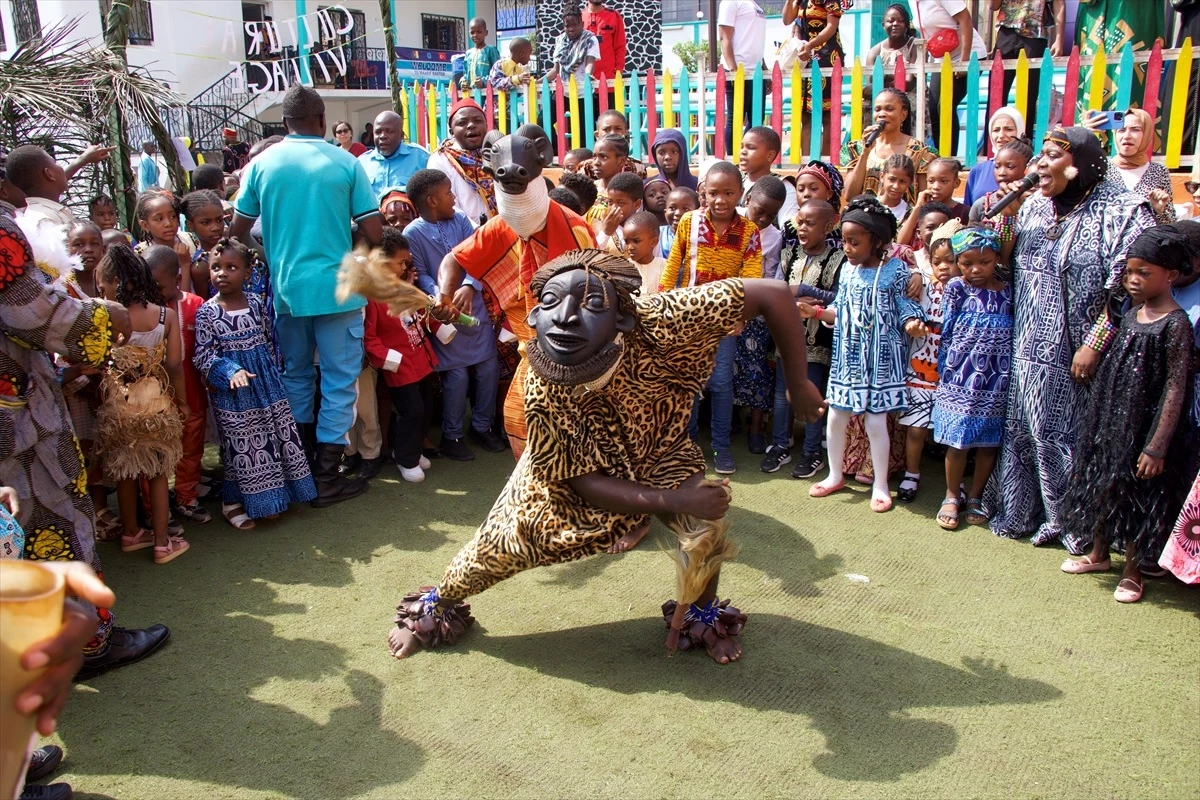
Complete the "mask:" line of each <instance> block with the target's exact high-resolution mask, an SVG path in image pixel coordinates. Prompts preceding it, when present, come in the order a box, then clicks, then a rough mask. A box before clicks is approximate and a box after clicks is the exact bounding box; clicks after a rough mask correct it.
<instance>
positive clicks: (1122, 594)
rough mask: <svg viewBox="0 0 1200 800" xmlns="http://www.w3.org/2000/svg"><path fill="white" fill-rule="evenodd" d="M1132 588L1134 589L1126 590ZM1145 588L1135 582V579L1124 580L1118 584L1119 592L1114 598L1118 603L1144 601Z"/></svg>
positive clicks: (1117, 591) (1114, 593)
mask: <svg viewBox="0 0 1200 800" xmlns="http://www.w3.org/2000/svg"><path fill="white" fill-rule="evenodd" d="M1128 586H1132V587H1133V588H1132V589H1130V588H1126V587H1128ZM1144 589H1145V587H1144V586H1143V585H1142V584H1140V583H1138V582H1137V581H1135V580H1134V579H1133V578H1122V579H1121V581H1120V583H1118V584H1117V590H1116V591H1115V592H1113V597H1114V598H1116V601H1117V602H1118V603H1136V602H1137V601H1138V600H1141V599H1142V592H1143V591H1144Z"/></svg>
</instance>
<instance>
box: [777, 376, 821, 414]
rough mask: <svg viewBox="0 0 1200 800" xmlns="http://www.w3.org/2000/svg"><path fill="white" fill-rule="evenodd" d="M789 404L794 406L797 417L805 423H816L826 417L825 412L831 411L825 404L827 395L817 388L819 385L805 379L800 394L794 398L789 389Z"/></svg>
mask: <svg viewBox="0 0 1200 800" xmlns="http://www.w3.org/2000/svg"><path fill="white" fill-rule="evenodd" d="M787 397H788V402H789V403H791V404H792V410H793V411H795V412H796V416H797V417H800V418H801V419H803V420H804V421H805V422H816V421H817V420H819V419H820V418H821V417H823V416H825V412H826V411H828V410H829V403H827V402H825V395H823V394H822V393H821V390H820V389H818V388H817V385H816V384H815V383H813V382H812V381H810V380H808V379H805V380H804V385H803V386H802V387H801V388H800V394H799V395H798V396H793V393H792V391H791V390H790V389H789V390H788V393H787Z"/></svg>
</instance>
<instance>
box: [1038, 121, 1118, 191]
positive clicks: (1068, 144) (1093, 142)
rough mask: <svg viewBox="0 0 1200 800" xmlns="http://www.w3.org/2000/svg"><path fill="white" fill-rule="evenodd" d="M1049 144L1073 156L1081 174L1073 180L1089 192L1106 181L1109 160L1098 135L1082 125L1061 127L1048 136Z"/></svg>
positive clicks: (1076, 167)
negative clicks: (1051, 143)
mask: <svg viewBox="0 0 1200 800" xmlns="http://www.w3.org/2000/svg"><path fill="white" fill-rule="evenodd" d="M1045 140H1046V141H1047V142H1053V143H1054V144H1056V145H1058V146H1059V147H1061V148H1062V149H1063V150H1066V151H1067V152H1068V153H1070V154H1071V158H1072V160H1073V161H1074V162H1075V169H1077V170H1078V171H1079V174H1078V175H1077V176H1076V177H1075V178H1073V179H1072V183H1074V182H1076V181H1077V182H1078V183H1079V186H1080V188H1081V189H1083V190H1087V189H1090V188H1092V187H1093V186H1095V185H1096V184H1098V183H1100V181H1102V180H1104V176H1105V175H1107V174H1108V158H1107V157H1106V156H1105V155H1104V149H1103V148H1102V147H1101V146H1100V140H1099V139H1097V138H1096V134H1094V133H1092V132H1091V131H1090V130H1088V129H1087V128H1084V127H1082V126H1080V125H1072V126H1071V127H1070V128H1064V127H1062V126H1061V125H1060V126H1058V127H1056V128H1055V129H1054V130H1052V131H1050V133H1048V134H1046V139H1045Z"/></svg>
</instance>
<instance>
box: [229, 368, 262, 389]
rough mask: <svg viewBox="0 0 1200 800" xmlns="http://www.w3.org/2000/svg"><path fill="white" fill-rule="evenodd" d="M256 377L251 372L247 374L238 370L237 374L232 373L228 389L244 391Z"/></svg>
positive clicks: (242, 370)
mask: <svg viewBox="0 0 1200 800" xmlns="http://www.w3.org/2000/svg"><path fill="white" fill-rule="evenodd" d="M257 377H258V376H257V375H255V374H254V373H253V372H247V371H246V370H244V369H239V370H238V371H237V372H235V373H233V377H232V378H230V379H229V388H230V389H245V388H246V387H247V386H249V385H250V379H251V378H257Z"/></svg>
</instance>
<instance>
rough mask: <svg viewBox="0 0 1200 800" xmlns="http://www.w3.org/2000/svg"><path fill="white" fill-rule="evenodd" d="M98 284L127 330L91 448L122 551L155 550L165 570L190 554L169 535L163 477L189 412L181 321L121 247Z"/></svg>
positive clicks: (103, 391)
mask: <svg viewBox="0 0 1200 800" xmlns="http://www.w3.org/2000/svg"><path fill="white" fill-rule="evenodd" d="M96 277H97V279H98V281H99V283H100V291H101V292H102V293H103V295H104V297H105V299H107V300H115V301H117V302H118V303H120V304H121V305H123V306H125V308H126V309H128V311H129V321H130V324H131V327H132V329H133V330H132V333H130V335H129V338H128V340H127V341H126V343H125V344H124V345H121V346H119V347H114V348H113V350H112V357H111V359H110V360H109V362H108V365H107V367H106V368H105V371H104V376H103V378H102V379H101V382H100V395H101V402H100V407H99V409H97V411H96V423H97V428H98V435H97V440H96V449H97V451H98V452H99V457H100V459H101V463H102V464H103V467H104V472H105V474H106V475H107V476H108V477H109V478H111V479H114V480H116V481H117V482H118V483H117V502H118V506H119V508H120V513H121V528H122V534H121V549H122V550H123V551H125V552H127V553H128V552H132V551H134V550H145V549H147V548H150V547H153V548H154V563H155V564H166V563H167V562H168V561H172V560H174V559H175V558H178V557H179V556H181V555H183V554H184V553H185V552H187V549H188V543H187V542H186V541H184V539H183V536H182V535H179V536H171V535H169V534H168V531H167V522H168V518H169V517H170V512H171V507H170V499H169V497H168V492H167V475H168V474H170V473H172V472H174V471H175V465H176V464H178V463H179V459H180V457H181V456H182V455H183V418H186V417H187V415H188V414H189V413H190V410H189V409H188V405H187V401H186V399H185V394H184V377H183V366H182V352H183V344H182V341H183V340H182V338H181V337H180V335H179V317H178V316H177V315H176V314H175V312H174V311H172V310H171V309H169V308H167V306H166V303H164V302H163V297H162V292H161V290H160V289H159V288H158V284H157V283H155V281H154V277H153V275H151V274H150V267H148V266H147V265H146V262H145V261H143V260H142V258H141V256H139V255H137V254H136V253H134V252H133V251H132V250H131V249H129V248H128V247H126V246H125V245H113V246H112V247H110V248H109V249H108V252H107V253H106V254H105V255H104V258H103V260H101V262H100V266H99V267H97V268H96ZM176 407H178V408H176ZM181 413H182V415H183V416H182V417H181V416H180V414H181ZM143 479H144V480H146V481H147V482H148V484H149V486H150V491H149V496H150V518H151V521H152V527H153V530H152V531H148V530H146V529H145V528H142V527H141V526H140V525H139V524H138V519H137V495H138V482H139V481H141V480H143Z"/></svg>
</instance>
